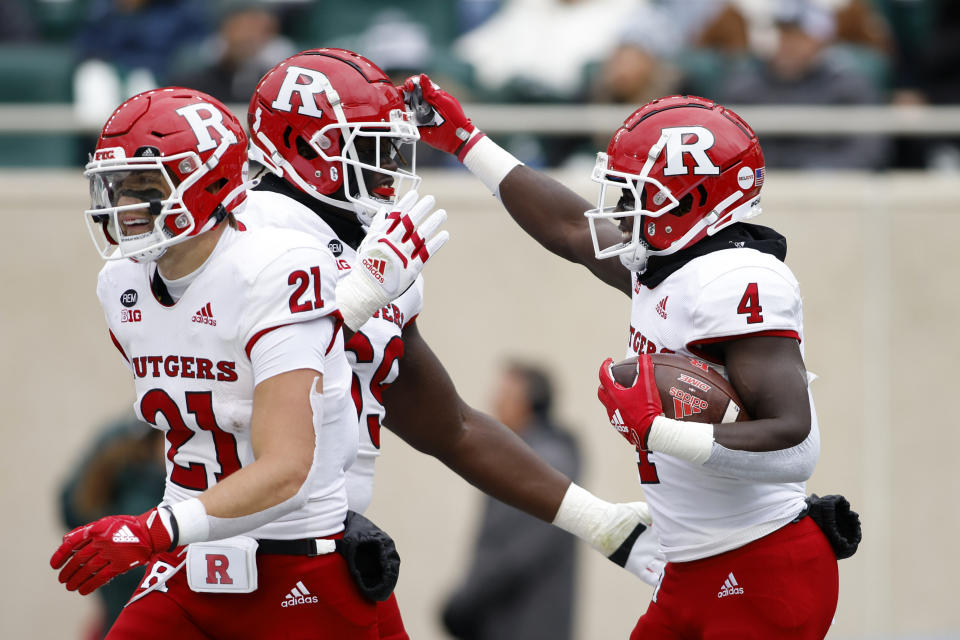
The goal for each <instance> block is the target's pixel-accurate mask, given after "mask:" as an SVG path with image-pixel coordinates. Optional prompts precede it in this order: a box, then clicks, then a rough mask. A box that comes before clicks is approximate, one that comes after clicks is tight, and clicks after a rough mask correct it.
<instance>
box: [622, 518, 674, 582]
mask: <svg viewBox="0 0 960 640" xmlns="http://www.w3.org/2000/svg"><path fill="white" fill-rule="evenodd" d="M608 558H609V559H610V561H611V562H614V563H616V564H618V565H620V566H621V567H623V568H624V569H626V570H627V571H629V572H630V573H632V574H633V575H635V576H637V577H638V578H640V579H641V580H643V581H644V582H646V583H647V584H649V585H650V586H651V587H655V586H657V583H658V582H660V576H661V575H663V568H664V567H665V566H666V564H667V559H666V558H665V557H664V556H663V553H661V551H660V542H659V540H657V535H656V533H655V532H654V529H653V528H652V527H649V526H645V525H644V524H637V526H636V528H635V529H634V531H633V532H632V533H631V534H630V535H629V536H628V537H627V539H626V540H624V542H623V544H621V545H620V548H619V549H617V551H615V552H614V553H613V554H611V555H610V556H608Z"/></svg>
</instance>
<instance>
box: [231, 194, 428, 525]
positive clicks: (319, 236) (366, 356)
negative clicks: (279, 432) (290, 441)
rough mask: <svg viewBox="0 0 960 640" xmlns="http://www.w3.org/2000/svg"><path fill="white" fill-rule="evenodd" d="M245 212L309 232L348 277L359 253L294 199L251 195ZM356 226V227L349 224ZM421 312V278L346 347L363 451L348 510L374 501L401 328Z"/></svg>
mask: <svg viewBox="0 0 960 640" xmlns="http://www.w3.org/2000/svg"><path fill="white" fill-rule="evenodd" d="M247 202H248V204H247V207H246V209H245V210H244V212H243V214H242V215H240V216H239V220H240V221H241V223H242V224H244V225H247V226H249V227H250V228H260V227H283V228H287V229H297V230H299V231H304V232H306V233H309V234H310V235H312V236H313V237H314V238H315V242H317V243H319V244H321V246H325V247H328V248H329V249H330V251H331V252H332V253H333V255H334V256H335V259H336V261H337V269H338V272H339V275H340V277H341V278H342V277H345V276H346V275H347V274H348V273H350V269H351V267H352V265H353V263H354V261H355V260H356V255H357V252H356V250H354V249H353V247H351V246H350V245H348V244H347V243H346V242H344V241H343V240H342V239H341V238H340V237H339V236H338V235H337V233H336V232H335V231H334V230H333V229H332V228H331V227H330V225H328V224H327V223H326V222H325V221H324V220H323V219H322V218H321V217H320V216H318V215H317V214H316V213H314V212H313V211H312V210H311V209H309V208H308V207H306V206H304V205H303V204H301V203H299V202H297V201H296V200H294V199H292V198H290V197H288V196H285V195H283V194H281V193H276V192H273V191H261V190H254V191H250V192H249V193H248V194H247ZM351 224H352V223H351ZM422 307H423V276H418V277H417V279H416V281H415V282H414V283H413V285H412V286H411V287H410V288H409V289H407V290H406V291H405V292H404V293H403V294H401V295H400V296H399V297H398V298H397V299H396V300H394V301H393V302H392V303H390V304H388V305H387V306H385V307H383V308H382V309H380V310H379V311H378V312H377V313H375V314H374V315H373V317H372V318H370V320H368V321H367V323H366V324H364V325H363V326H362V327H361V328H360V330H359V331H357V332H356V333H355V334H354V335H353V337H352V338H351V339H350V340H349V341H348V342H347V344H346V346H345V347H344V348H345V349H346V353H347V359H348V361H349V362H350V366H351V368H352V370H353V381H352V387H351V391H352V396H353V401H354V406H355V409H356V415H357V416H358V417H359V420H360V449H359V451H358V453H357V460H356V462H355V463H354V464H353V466H352V467H350V469H348V470H347V493H348V498H349V502H350V508H351V509H352V510H354V511H356V512H358V513H363V512H364V511H366V509H367V507H368V506H369V505H370V501H371V500H372V499H373V479H374V467H375V464H376V460H377V457H378V456H379V455H380V426H381V424H382V423H383V421H384V419H385V416H386V409H384V407H383V397H382V396H383V391H384V389H386V388H387V387H388V386H389V385H390V383H392V382H393V381H394V380H395V379H396V378H397V375H398V374H399V371H400V363H399V360H400V358H401V357H402V356H403V340H402V338H401V333H402V331H403V328H404V327H406V326H407V325H408V324H410V323H411V322H413V320H414V318H416V316H417V314H419V313H420V309H421V308H422Z"/></svg>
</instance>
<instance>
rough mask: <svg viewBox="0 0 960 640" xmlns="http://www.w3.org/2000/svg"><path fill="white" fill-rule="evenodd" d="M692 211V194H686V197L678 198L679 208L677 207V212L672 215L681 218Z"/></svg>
mask: <svg viewBox="0 0 960 640" xmlns="http://www.w3.org/2000/svg"><path fill="white" fill-rule="evenodd" d="M691 209H693V194H692V193H688V194H687V195H685V196H683V197H682V198H680V206H678V207H677V211H676V212H675V213H674V212H672V211H671V213H673V215H675V216H678V217H679V216H682V215H684V214H687V213H690V210H691Z"/></svg>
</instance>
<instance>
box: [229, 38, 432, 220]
mask: <svg viewBox="0 0 960 640" xmlns="http://www.w3.org/2000/svg"><path fill="white" fill-rule="evenodd" d="M247 118H248V124H249V125H250V137H251V142H252V144H251V145H250V157H251V159H252V160H255V161H257V162H260V163H261V164H263V165H264V166H266V167H267V168H268V169H270V170H271V171H273V172H274V173H276V174H277V175H280V176H283V177H284V178H286V179H287V180H288V181H289V182H291V183H292V184H293V185H295V186H296V187H298V188H299V189H300V190H301V191H303V192H304V193H307V194H309V195H311V196H313V197H314V198H317V199H318V200H320V201H322V202H325V203H327V204H329V205H332V206H335V207H339V208H341V209H346V210H348V211H352V212H354V213H355V214H356V215H357V218H358V219H359V220H360V221H361V222H363V223H369V222H370V220H371V219H372V218H373V215H374V214H375V213H376V212H377V210H378V209H379V208H380V207H381V206H383V205H384V204H388V203H391V202H394V201H395V199H396V196H397V193H399V192H401V191H403V192H405V191H408V190H410V189H415V188H416V186H417V185H418V184H419V182H420V178H419V177H418V176H417V175H416V155H415V154H416V142H417V140H419V139H420V134H419V133H418V132H417V127H416V124H415V123H414V121H413V118H412V116H411V114H410V113H409V111H408V110H407V107H406V105H404V103H403V96H402V94H401V93H400V90H399V89H398V88H396V87H394V86H393V83H391V82H390V79H389V78H388V77H387V75H386V74H385V73H384V72H383V71H382V70H381V69H380V68H379V67H377V65H375V64H373V63H372V62H370V61H369V60H367V59H366V58H364V57H363V56H360V55H357V54H356V53H353V52H352V51H347V50H345V49H311V50H309V51H302V52H300V53H298V54H296V55H294V56H291V57H289V58H287V59H286V60H284V61H283V62H281V63H279V64H278V65H276V66H275V67H273V69H271V70H270V71H269V72H268V73H267V75H265V76H264V77H263V79H262V80H260V84H259V85H258V86H257V89H256V91H255V92H254V94H253V98H252V99H251V100H250V109H249V111H248V113H247ZM402 146H409V154H406V153H404V152H402V151H401V147H402ZM395 153H396V154H399V156H400V157H399V160H400V161H401V162H405V163H407V165H408V168H407V169H400V168H399V167H398V166H397V164H396V162H395V161H394V160H393V155H394V154H395Z"/></svg>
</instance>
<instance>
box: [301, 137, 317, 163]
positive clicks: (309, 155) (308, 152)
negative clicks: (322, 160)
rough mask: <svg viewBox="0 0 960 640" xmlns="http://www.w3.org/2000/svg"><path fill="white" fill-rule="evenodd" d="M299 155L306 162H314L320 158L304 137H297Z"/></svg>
mask: <svg viewBox="0 0 960 640" xmlns="http://www.w3.org/2000/svg"><path fill="white" fill-rule="evenodd" d="M296 143H297V153H299V154H300V157H301V158H303V159H304V160H313V159H314V158H318V157H319V156H320V154H319V153H317V152H316V150H315V149H314V148H313V147H311V146H310V144H309V143H308V142H307V141H306V140H304V139H303V136H297V140H296Z"/></svg>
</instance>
